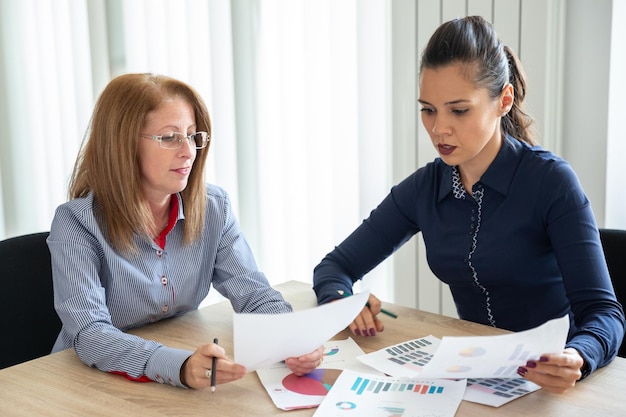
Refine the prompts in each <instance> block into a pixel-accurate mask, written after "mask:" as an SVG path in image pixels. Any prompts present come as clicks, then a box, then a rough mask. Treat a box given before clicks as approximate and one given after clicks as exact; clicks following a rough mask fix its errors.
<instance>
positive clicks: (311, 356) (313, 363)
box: [285, 346, 324, 376]
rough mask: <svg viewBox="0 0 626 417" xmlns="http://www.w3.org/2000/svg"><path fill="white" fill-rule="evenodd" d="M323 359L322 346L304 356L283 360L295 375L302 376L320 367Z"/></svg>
mask: <svg viewBox="0 0 626 417" xmlns="http://www.w3.org/2000/svg"><path fill="white" fill-rule="evenodd" d="M323 359H324V346H320V347H318V348H317V349H315V350H314V351H313V352H311V353H307V354H306V355H301V356H298V357H291V358H287V359H285V364H286V365H287V367H289V370H291V372H293V373H294V374H295V375H297V376H302V375H306V374H308V373H310V372H311V371H312V370H313V369H315V368H317V367H318V366H320V364H321V363H322V360H323Z"/></svg>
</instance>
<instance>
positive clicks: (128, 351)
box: [48, 185, 291, 386]
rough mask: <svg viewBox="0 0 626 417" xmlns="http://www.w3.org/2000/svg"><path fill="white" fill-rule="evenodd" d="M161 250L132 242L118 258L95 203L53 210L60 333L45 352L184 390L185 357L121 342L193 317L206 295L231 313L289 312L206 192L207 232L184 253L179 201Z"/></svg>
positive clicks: (214, 196)
mask: <svg viewBox="0 0 626 417" xmlns="http://www.w3.org/2000/svg"><path fill="white" fill-rule="evenodd" d="M175 197H176V198H178V203H179V204H178V207H179V210H178V218H177V220H176V224H175V226H174V227H173V229H172V230H171V231H170V232H169V234H168V235H167V244H166V245H165V248H164V249H162V248H161V247H160V246H159V245H157V244H156V243H155V242H154V241H151V240H149V239H147V238H142V237H140V236H138V235H136V236H135V240H136V244H137V247H138V251H137V252H136V253H134V254H132V255H129V256H122V255H120V253H118V252H116V251H115V250H114V249H113V248H112V247H111V246H110V244H109V243H108V242H107V240H106V239H105V237H104V235H103V234H102V231H101V230H100V227H99V226H98V222H97V221H96V219H95V217H94V199H93V195H88V196H87V197H84V198H77V199H74V200H71V201H69V202H67V203H65V204H63V205H61V206H59V207H58V208H57V210H56V213H55V216H54V220H53V222H52V226H51V230H50V236H49V238H48V246H49V248H50V253H51V256H52V272H53V281H54V302H55V307H56V310H57V313H58V314H59V317H60V318H61V321H62V322H63V328H62V329H61V333H60V334H59V337H58V339H57V341H56V344H55V345H54V348H53V352H55V351H58V350H62V349H66V348H74V350H75V351H76V353H77V354H78V356H79V357H80V359H81V360H82V361H83V362H84V363H86V364H87V365H89V366H94V367H97V368H98V369H101V370H103V371H108V372H115V373H121V374H124V375H127V376H128V377H129V378H137V379H142V378H143V379H145V378H148V379H150V380H153V381H157V382H161V383H163V382H165V383H170V384H172V385H176V386H183V384H182V383H181V382H180V368H181V366H182V364H183V362H184V361H185V360H186V359H187V358H188V357H189V356H190V355H191V353H192V352H190V351H187V350H180V349H173V348H169V347H166V346H163V345H161V344H159V343H157V342H155V341H149V340H144V339H142V338H139V337H137V336H134V335H130V334H127V333H125V332H124V331H125V330H128V329H131V328H135V327H139V326H142V325H145V324H148V323H150V322H154V321H158V320H161V319H164V318H168V317H173V316H178V315H181V314H184V313H186V312H188V311H191V310H195V309H197V308H198V306H199V304H200V302H201V301H202V300H203V299H204V298H205V297H206V296H207V294H208V292H209V289H210V286H211V285H213V287H214V288H215V289H216V290H217V291H219V292H220V293H221V294H222V295H224V296H225V297H227V298H228V299H229V300H230V302H231V304H232V306H233V309H234V310H235V311H236V312H240V313H241V312H244V313H251V312H254V313H284V312H289V311H291V306H290V305H289V303H287V302H286V301H285V300H284V299H283V297H282V295H281V294H280V293H279V292H278V291H276V290H274V289H273V288H271V286H270V285H269V283H268V281H267V279H266V277H265V275H264V274H263V273H262V272H260V271H259V270H258V268H257V265H256V262H255V260H254V257H253V255H252V252H251V250H250V248H249V246H248V244H247V242H246V239H245V237H244V235H243V233H242V232H241V230H240V227H239V224H238V222H237V219H236V218H235V216H234V214H233V212H232V209H231V204H230V200H229V198H228V195H227V194H226V192H225V191H224V190H222V189H221V188H219V187H217V186H213V185H207V210H206V219H205V227H204V230H203V231H202V234H201V237H200V239H199V240H198V241H197V242H195V243H194V244H192V245H187V246H185V245H183V244H182V238H183V222H184V220H185V217H184V215H183V201H182V199H181V197H180V195H176V196H175Z"/></svg>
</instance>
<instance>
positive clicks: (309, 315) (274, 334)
mask: <svg viewBox="0 0 626 417" xmlns="http://www.w3.org/2000/svg"><path fill="white" fill-rule="evenodd" d="M368 297H369V291H366V292H362V293H360V294H356V295H353V296H350V297H345V298H342V299H340V300H337V301H333V302H331V303H327V304H324V305H321V306H317V307H313V308H309V309H306V310H300V311H294V312H291V313H285V314H237V313H235V316H234V319H233V336H234V348H235V354H234V360H235V362H237V363H239V364H241V365H244V366H245V367H246V368H247V369H248V372H252V371H255V370H257V369H259V368H269V367H271V366H272V365H273V364H275V363H277V362H280V361H282V360H285V359H287V358H289V357H293V356H300V355H303V354H306V353H310V352H312V351H313V350H315V349H317V348H318V347H319V346H321V345H323V344H324V343H325V342H326V341H328V340H329V339H330V338H332V337H333V336H334V335H336V334H337V333H339V332H340V331H341V330H343V329H344V328H346V327H347V326H348V325H349V324H350V323H351V322H352V320H354V318H355V317H356V316H357V315H358V314H359V312H360V311H361V310H362V309H363V306H365V303H366V302H367V299H368Z"/></svg>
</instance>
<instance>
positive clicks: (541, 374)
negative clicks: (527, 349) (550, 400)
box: [517, 348, 585, 394]
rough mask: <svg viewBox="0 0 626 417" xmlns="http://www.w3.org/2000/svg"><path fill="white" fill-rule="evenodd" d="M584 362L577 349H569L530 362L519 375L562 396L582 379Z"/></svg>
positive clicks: (521, 367)
mask: <svg viewBox="0 0 626 417" xmlns="http://www.w3.org/2000/svg"><path fill="white" fill-rule="evenodd" d="M584 362H585V361H584V360H583V358H582V356H580V353H578V351H577V350H576V349H573V348H567V349H565V350H564V351H563V353H556V354H546V355H541V358H539V360H538V361H528V362H527V363H526V366H520V367H519V369H518V370H517V373H518V374H519V375H520V376H522V377H524V378H526V379H527V380H529V381H531V382H534V383H535V384H537V385H539V386H540V387H541V388H543V389H545V390H546V391H550V392H553V393H556V394H562V393H564V392H565V391H567V390H568V389H570V388H573V387H574V385H575V384H576V381H578V380H579V379H580V378H581V376H582V373H581V371H580V369H581V368H582V366H583V364H584Z"/></svg>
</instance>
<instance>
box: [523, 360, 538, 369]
mask: <svg viewBox="0 0 626 417" xmlns="http://www.w3.org/2000/svg"><path fill="white" fill-rule="evenodd" d="M526 367H527V368H536V367H537V362H535V361H528V362H526Z"/></svg>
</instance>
